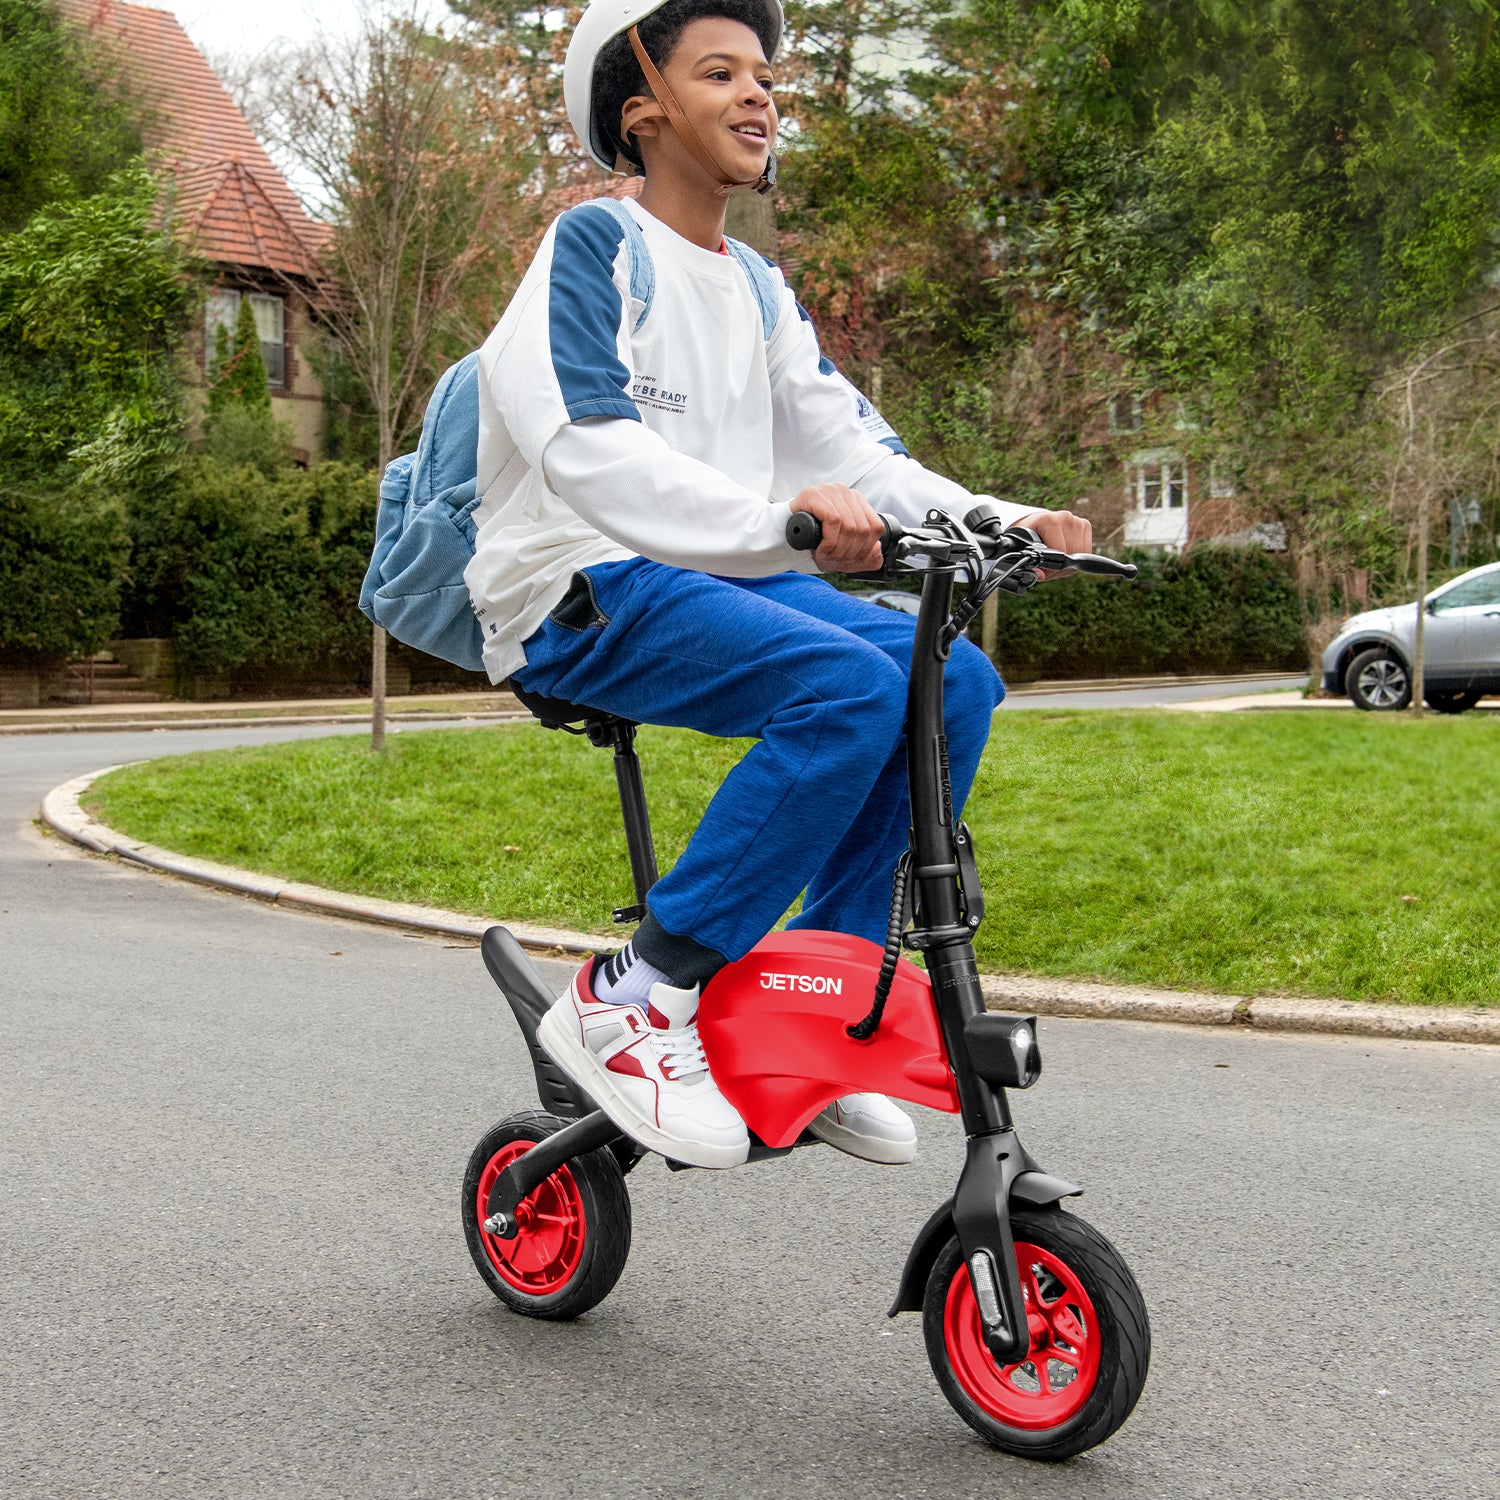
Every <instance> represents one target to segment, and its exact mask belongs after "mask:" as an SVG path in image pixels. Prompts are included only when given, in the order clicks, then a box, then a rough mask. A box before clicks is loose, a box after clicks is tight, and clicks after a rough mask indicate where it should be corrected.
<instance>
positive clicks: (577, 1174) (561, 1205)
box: [461, 1109, 630, 1321]
mask: <svg viewBox="0 0 1500 1500" xmlns="http://www.w3.org/2000/svg"><path fill="white" fill-rule="evenodd" d="M563 1124H564V1121H562V1120H559V1119H558V1118H557V1116H556V1115H549V1114H546V1113H544V1112H543V1111H542V1110H539V1109H527V1110H521V1111H520V1112H519V1113H517V1114H513V1115H508V1116H507V1117H506V1118H505V1119H503V1120H501V1122H500V1123H499V1124H498V1125H492V1126H491V1127H490V1129H489V1130H487V1131H486V1132H485V1133H484V1135H483V1136H481V1137H480V1141H479V1144H478V1145H477V1146H475V1148H474V1151H473V1154H472V1155H471V1156H470V1157H469V1166H468V1170H467V1171H466V1172H465V1173H464V1186H463V1197H462V1200H461V1208H462V1212H463V1224H464V1238H465V1240H467V1241H468V1245H469V1254H470V1255H472V1256H473V1257H474V1264H475V1266H476V1267H478V1270H479V1274H480V1275H481V1276H482V1277H483V1278H484V1283H485V1285H486V1286H487V1287H489V1289H490V1290H491V1291H492V1292H493V1293H494V1294H495V1295H496V1296H497V1297H498V1298H499V1299H500V1300H501V1301H502V1302H503V1303H505V1305H506V1306H507V1307H509V1308H510V1309H511V1310H512V1311H514V1312H518V1313H524V1314H525V1315H526V1316H527V1317H531V1318H549V1319H552V1320H554V1321H560V1320H563V1319H567V1318H576V1317H577V1316H578V1315H579V1314H580V1313H585V1312H587V1311H588V1310H589V1309H590V1308H591V1307H594V1306H596V1305H597V1304H598V1303H600V1302H602V1301H603V1300H604V1299H605V1298H606V1297H607V1296H608V1295H609V1294H610V1292H611V1291H612V1290H613V1289H614V1285H615V1283H616V1282H617V1281H618V1280H619V1279H620V1273H621V1272H622V1271H623V1270H624V1269H625V1258H626V1256H627V1255H629V1253H630V1195H629V1193H628V1192H627V1191H626V1189H625V1176H624V1173H622V1172H621V1170H620V1163H619V1162H618V1160H616V1158H615V1155H614V1153H613V1152H612V1151H611V1150H610V1149H609V1147H608V1146H601V1147H599V1148H598V1149H597V1150H594V1151H590V1152H587V1153H586V1154H585V1155H583V1156H576V1157H574V1158H573V1160H572V1161H570V1162H568V1163H567V1164H566V1165H565V1166H561V1167H559V1168H558V1169H557V1170H556V1171H555V1172H554V1173H553V1174H552V1175H551V1176H550V1177H548V1178H547V1179H546V1180H545V1181H544V1182H543V1183H542V1185H541V1186H540V1187H539V1188H537V1189H536V1191H535V1192H534V1193H531V1194H530V1195H529V1196H528V1197H526V1198H524V1199H523V1200H522V1201H521V1203H520V1204H518V1205H517V1208H516V1218H517V1219H518V1220H519V1222H520V1232H519V1233H518V1234H517V1235H515V1236H514V1237H513V1238H511V1239H502V1238H501V1237H500V1236H499V1235H495V1234H488V1233H486V1232H485V1228H484V1221H485V1218H486V1217H487V1210H486V1207H485V1205H486V1204H487V1202H488V1201H489V1196H490V1189H491V1188H492V1187H493V1186H494V1185H495V1179H496V1178H497V1177H498V1176H499V1175H500V1174H501V1172H503V1171H504V1170H505V1168H506V1167H508V1166H509V1165H510V1164H511V1162H513V1161H515V1160H516V1158H517V1157H520V1156H524V1155H525V1154H526V1152H528V1151H529V1150H530V1149H531V1148H532V1146H534V1145H535V1144H536V1143H537V1142H538V1141H540V1140H544V1139H545V1138H546V1137H547V1136H549V1135H552V1134H554V1133H555V1132H556V1131H559V1130H561V1129H562V1128H563Z"/></svg>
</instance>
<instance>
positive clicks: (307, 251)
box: [59, 0, 329, 463]
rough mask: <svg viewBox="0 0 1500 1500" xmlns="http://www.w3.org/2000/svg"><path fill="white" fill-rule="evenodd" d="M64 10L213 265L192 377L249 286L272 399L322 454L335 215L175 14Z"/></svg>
mask: <svg viewBox="0 0 1500 1500" xmlns="http://www.w3.org/2000/svg"><path fill="white" fill-rule="evenodd" d="M59 10H60V12H61V14H62V15H63V17H64V18H65V19H66V20H68V21H70V22H71V23H72V24H74V25H76V26H80V27H82V28H84V29H85V30H87V32H88V33H89V35H90V36H91V37H92V38H93V40H94V41H95V43H96V44H97V45H98V46H99V47H100V48H101V50H102V51H103V53H104V55H105V56H106V58H108V59H110V60H111V61H112V62H113V64H114V66H115V67H117V68H118V69H119V71H120V74H121V77H122V79H123V80H124V81H125V84H126V86H127V87H128V89H129V90H130V92H131V94H132V96H133V97H134V98H135V99H137V100H138V101H139V103H140V104H141V106H142V108H143V112H144V126H143V134H144V136H145V139H146V145H147V150H148V158H149V160H150V162H151V165H152V167H153V168H154V169H155V170H157V171H158V172H160V173H162V174H163V175H164V177H165V179H166V181H167V183H168V187H167V197H166V203H165V207H166V210H167V212H168V214H169V216H170V218H171V220H172V222H173V223H174V224H176V226H177V227H178V229H179V230H180V232H181V233H182V235H183V237H184V239H185V240H186V241H187V243H188V244H189V245H191V246H192V248H193V249H194V250H195V251H196V252H197V254H198V255H200V256H201V257H202V258H203V260H204V261H206V262H207V263H208V265H209V267H210V275H211V281H210V284H209V287H208V294H207V297H206V298H205V310H204V311H205V316H204V325H203V327H202V329H201V330H200V332H199V337H198V338H197V339H196V340H195V341H194V347H193V350H192V370H191V374H190V380H191V383H192V384H193V385H195V386H196V387H197V388H198V390H199V391H203V390H204V389H206V386H207V379H208V364H209V361H210V360H211V358H212V355H213V348H214V331H215V329H216V328H217V326H218V325H219V324H221V323H222V324H224V325H226V326H227V327H228V328H229V329H230V330H231V332H232V331H233V328H234V324H235V320H236V319H237V317H238V316H239V307H240V301H241V299H243V298H249V300H250V306H251V308H252V310H253V311H254V314H255V323H256V329H257V331H258V333H259V334H260V347H261V355H262V357H263V358H264V360H265V365H266V373H267V375H268V376H269V379H270V386H271V407H272V410H273V411H274V413H275V415H276V416H277V417H278V418H279V419H281V420H282V421H285V422H287V423H289V424H290V425H291V428H292V432H293V442H294V445H295V446H294V450H293V451H294V456H295V457H296V458H297V459H298V461H299V462H302V463H311V462H315V461H316V460H317V459H319V458H321V457H322V456H323V451H324V434H325V430H326V425H327V415H326V409H325V404H324V399H323V385H322V382H321V381H320V380H319V378H318V375H317V373H316V371H315V369H314V368H313V363H312V361H311V359H310V358H309V355H310V353H311V340H312V335H313V334H314V332H315V328H316V314H317V307H318V304H319V297H320V292H319V287H320V282H321V273H320V268H319V263H318V262H319V253H320V251H321V250H322V249H323V247H324V246H325V245H326V244H327V240H328V234H329V230H328V226H327V225H325V224H322V223H320V222H319V221H317V220H315V219H313V218H312V217H310V216H309V214H308V213H307V211H306V210H305V209H304V208H303V207H302V204H301V202H300V201H299V200H298V198H297V195H296V193H294V192H293V191H292V188H291V185H290V184H289V183H288V182H287V180H286V179H285V178H284V177H283V176H282V175H281V173H280V172H279V171H277V169H276V167H275V166H274V165H273V164H272V162H271V158H270V157H269V156H268V155H267V154H266V151H265V148H264V147H263V146H262V145H261V143H260V142H259V141H258V140H257V139H256V136H255V132H254V131H253V130H252V129H251V128H250V123H249V121H248V120H246V118H245V116H244V115H243V114H242V113H241V112H240V109H239V107H238V106H237V105H236V104H235V102H234V100H233V99H231V98H230V97H229V93H228V91H227V90H226V89H225V88H224V85H223V84H222V83H221V82H220V81H219V79H218V77H217V76H216V75H215V73H214V71H213V69H212V68H210V67H209V65H208V61H207V59H206V58H205V57H204V56H203V54H202V53H201V52H199V50H198V49H197V48H196V47H195V46H194V45H193V43H192V42H191V41H190V40H189V39H188V36H187V33H186V32H185V31H183V29H182V27H181V26H180V25H179V24H178V22H177V18H176V17H175V16H173V15H172V14H171V13H170V12H168V11H164V10H152V9H149V8H148V7H146V6H143V5H127V4H122V3H120V0H60V3H59ZM201 404H202V397H201V396H200V397H199V406H200V408H201Z"/></svg>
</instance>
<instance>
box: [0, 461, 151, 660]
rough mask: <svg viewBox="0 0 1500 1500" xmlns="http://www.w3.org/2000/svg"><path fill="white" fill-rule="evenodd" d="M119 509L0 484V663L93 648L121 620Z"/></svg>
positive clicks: (122, 551) (75, 653)
mask: <svg viewBox="0 0 1500 1500" xmlns="http://www.w3.org/2000/svg"><path fill="white" fill-rule="evenodd" d="M126 546H127V542H126V536H125V528H124V525H123V522H122V518H121V516H120V514H119V511H118V510H117V509H115V508H114V507H112V506H109V505H101V504H99V503H97V502H95V501H93V500H88V499H83V498H80V497H78V496H76V495H69V494H66V493H58V492H56V491H52V490H46V489H40V488H31V487H24V486H4V487H0V660H11V661H19V662H24V663H26V664H28V665H29V664H32V663H35V662H42V661H55V660H59V659H62V658H65V657H69V656H86V655H88V654H89V653H90V652H93V651H97V650H98V649H99V648H100V647H101V646H102V645H103V644H104V643H105V641H107V640H108V639H109V638H110V637H111V636H112V635H113V634H114V633H115V630H116V627H117V625H118V622H119V618H120V573H121V569H122V566H123V564H124V560H125V551H126Z"/></svg>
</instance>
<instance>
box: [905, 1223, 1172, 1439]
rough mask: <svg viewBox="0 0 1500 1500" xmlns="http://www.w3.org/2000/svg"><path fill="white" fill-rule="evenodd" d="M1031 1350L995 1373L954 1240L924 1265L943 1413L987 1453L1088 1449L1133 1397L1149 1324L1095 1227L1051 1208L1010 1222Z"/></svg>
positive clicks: (1125, 1270) (926, 1329) (931, 1355)
mask: <svg viewBox="0 0 1500 1500" xmlns="http://www.w3.org/2000/svg"><path fill="white" fill-rule="evenodd" d="M1011 1230H1012V1232H1013V1234H1014V1236H1015V1243H1016V1263H1017V1266H1018V1268H1019V1270H1020V1273H1021V1289H1022V1292H1023V1294H1024V1295H1025V1299H1026V1321H1027V1324H1028V1326H1029V1328H1030V1330H1031V1352H1030V1353H1029V1354H1028V1355H1027V1356H1026V1358H1025V1359H1024V1360H1021V1361H1019V1362H1018V1363H1016V1364H1013V1365H1001V1364H999V1363H998V1362H997V1361H996V1359H995V1357H994V1355H992V1354H991V1353H990V1351H989V1348H988V1346H987V1345H986V1344H985V1342H984V1326H983V1324H982V1323H981V1322H980V1318H979V1308H978V1306H977V1304H976V1303H975V1301H974V1290H973V1287H972V1285H971V1284H970V1281H969V1268H968V1266H966V1265H965V1264H964V1259H963V1252H962V1250H961V1249H960V1248H959V1244H958V1239H957V1237H956V1236H955V1237H954V1238H953V1239H951V1240H949V1241H948V1243H947V1245H946V1246H945V1247H944V1249H943V1251H942V1253H941V1254H940V1255H939V1256H938V1258H937V1260H936V1262H935V1263H934V1264H933V1268H932V1271H931V1273H930V1274H929V1276H928V1278H927V1292H926V1295H925V1297H924V1298H923V1303H922V1333H923V1336H924V1338H925V1339H926V1342H927V1357H928V1359H929V1360H930V1361H931V1362H932V1369H933V1373H934V1374H935V1375H936V1376H937V1382H938V1384H939V1385H940V1386H941V1387H942V1390H943V1394H944V1395H945V1396H946V1397H947V1398H948V1401H949V1403H950V1404H951V1405H952V1407H953V1409H954V1410H955V1411H956V1412H957V1413H958V1414H959V1416H961V1417H962V1418H963V1419H964V1421H966V1422H967V1423H968V1424H969V1426H970V1427H972V1428H973V1429H974V1430H975V1431H976V1432H977V1433H978V1434H979V1435H980V1437H982V1438H983V1439H984V1440H985V1441H986V1442H987V1443H989V1444H990V1445H991V1446H992V1447H995V1448H999V1449H1001V1450H1003V1451H1004V1452H1006V1453H1014V1454H1017V1455H1018V1456H1020V1457H1022V1458H1035V1459H1043V1460H1048V1461H1053V1462H1055V1461H1057V1460H1059V1459H1064V1458H1072V1457H1073V1456H1074V1455H1075V1454H1078V1453H1082V1452H1084V1451H1085V1449H1088V1448H1093V1447H1096V1446H1097V1445H1098V1444H1100V1443H1102V1442H1103V1441H1104V1440H1105V1439H1106V1438H1107V1437H1109V1436H1110V1434H1111V1433H1113V1432H1114V1431H1116V1430H1117V1429H1118V1428H1119V1427H1120V1426H1121V1424H1122V1423H1123V1422H1124V1421H1125V1419H1126V1417H1128V1416H1129V1415H1130V1413H1131V1411H1132V1410H1133V1409H1134V1407H1135V1403H1136V1402H1137V1400H1139V1399H1140V1394H1141V1390H1142V1388H1143V1387H1144V1386H1145V1384H1146V1367H1147V1365H1148V1364H1149V1363H1150V1360H1151V1325H1150V1323H1149V1322H1148V1320H1147V1317H1146V1304H1145V1301H1144V1300H1143V1298H1142V1297H1141V1292H1140V1288H1139V1287H1138V1286H1136V1284H1135V1278H1134V1277H1133V1276H1132V1275H1131V1274H1130V1268H1129V1267H1128V1266H1127V1265H1126V1264H1125V1262H1124V1261H1123V1260H1121V1258H1120V1254H1119V1252H1118V1251H1117V1250H1116V1249H1115V1248H1114V1246H1113V1245H1111V1244H1110V1243H1109V1241H1108V1240H1106V1239H1105V1238H1104V1236H1103V1235H1102V1234H1100V1233H1099V1232H1098V1231H1097V1230H1096V1229H1094V1228H1093V1227H1092V1226H1090V1225H1089V1224H1086V1223H1085V1222H1084V1221H1083V1220H1082V1219H1080V1218H1077V1217H1075V1216H1074V1215H1072V1214H1068V1213H1064V1212H1063V1211H1062V1210H1061V1209H1059V1208H1038V1209H1025V1210H1018V1211H1015V1212H1013V1213H1012V1214H1011Z"/></svg>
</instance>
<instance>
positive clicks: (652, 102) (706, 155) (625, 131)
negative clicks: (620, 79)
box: [620, 26, 776, 194]
mask: <svg viewBox="0 0 1500 1500" xmlns="http://www.w3.org/2000/svg"><path fill="white" fill-rule="evenodd" d="M626 35H627V36H628V37H629V38H630V46H631V50H632V51H633V52H634V53H635V60H636V61H637V62H638V63H639V64H640V65H641V72H642V73H644V74H645V75H646V85H647V87H648V88H649V89H650V90H651V92H652V93H653V94H654V95H655V96H656V97H655V98H654V99H642V100H640V101H638V102H637V103H636V104H634V105H631V106H627V108H626V109H625V111H624V113H623V115H622V116H621V118H620V134H621V135H622V136H623V137H624V138H625V139H626V140H627V141H628V140H629V139H630V137H631V134H632V133H633V132H634V130H635V127H636V126H637V125H639V124H640V123H641V121H642V120H666V121H667V123H668V124H669V125H671V127H672V128H673V129H674V130H675V131H676V132H677V134H678V136H679V137H680V138H681V141H682V144H683V145H684V146H686V147H687V148H688V151H689V152H690V153H691V155H692V157H693V159H694V160H695V161H696V162H697V163H698V165H699V166H700V167H702V168H703V170H704V171H705V172H707V173H708V174H709V175H710V176H711V177H715V178H717V179H718V182H719V192H720V193H721V194H723V193H727V192H728V191H729V190H730V188H737V187H753V188H754V189H755V191H756V192H757V193H767V192H769V191H770V190H771V189H772V188H773V187H775V186H776V158H775V157H774V156H770V155H768V156H767V157H766V165H765V170H764V171H763V172H762V173H761V174H760V176H759V177H731V176H730V175H729V173H728V172H726V171H725V170H724V168H723V167H722V166H720V165H719V163H718V162H717V161H716V160H715V159H714V156H713V153H712V152H711V151H710V150H709V149H708V147H707V146H705V145H704V144H703V142H702V140H700V139H699V136H698V132H697V131H696V130H694V129H693V127H692V126H691V125H690V124H689V123H688V117H687V116H686V115H685V114H684V113H683V111H682V106H681V105H680V104H679V103H678V102H677V96H676V95H675V94H673V92H672V90H671V89H670V88H668V87H667V80H666V79H665V78H663V77H662V76H661V73H660V72H659V71H658V70H657V66H656V64H655V63H654V62H652V61H651V58H650V56H649V55H648V54H647V52H646V48H645V47H644V45H643V44H642V42H641V34H640V30H639V28H638V27H635V26H632V27H631V28H630V30H629V31H628V32H627V33H626Z"/></svg>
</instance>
